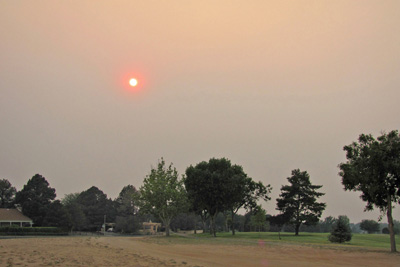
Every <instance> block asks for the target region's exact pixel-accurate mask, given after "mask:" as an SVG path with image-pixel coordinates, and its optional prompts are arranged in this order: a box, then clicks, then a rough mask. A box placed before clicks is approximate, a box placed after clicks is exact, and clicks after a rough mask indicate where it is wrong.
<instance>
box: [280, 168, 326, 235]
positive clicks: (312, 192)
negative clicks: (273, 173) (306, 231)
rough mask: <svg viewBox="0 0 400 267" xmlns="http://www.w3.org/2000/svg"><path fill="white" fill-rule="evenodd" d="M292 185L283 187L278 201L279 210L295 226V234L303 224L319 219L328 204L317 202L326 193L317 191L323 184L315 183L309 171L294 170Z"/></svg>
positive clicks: (291, 179) (314, 222)
mask: <svg viewBox="0 0 400 267" xmlns="http://www.w3.org/2000/svg"><path fill="white" fill-rule="evenodd" d="M287 180H288V181H289V183H290V185H284V186H282V188H281V194H280V195H279V198H277V199H276V201H277V210H279V211H281V212H282V213H283V214H284V218H286V220H287V222H288V223H290V224H292V225H293V226H294V227H295V235H298V234H299V229H300V226H301V224H303V223H304V224H306V225H312V224H316V223H318V221H319V218H320V217H321V215H322V212H323V211H324V209H325V207H326V205H325V203H319V202H317V198H319V197H320V196H323V195H324V193H320V192H317V190H318V189H320V188H321V187H322V185H313V184H311V182H310V175H309V174H308V173H307V171H304V172H301V171H300V170H299V169H295V170H293V171H292V176H291V177H288V178H287Z"/></svg>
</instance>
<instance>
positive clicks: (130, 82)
mask: <svg viewBox="0 0 400 267" xmlns="http://www.w3.org/2000/svg"><path fill="white" fill-rule="evenodd" d="M129 85H130V86H132V87H135V86H136V85H138V80H137V79H135V78H131V79H130V80H129Z"/></svg>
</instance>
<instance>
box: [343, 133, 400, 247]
mask: <svg viewBox="0 0 400 267" xmlns="http://www.w3.org/2000/svg"><path fill="white" fill-rule="evenodd" d="M343 149H344V151H346V158H347V161H346V162H345V163H341V164H339V168H340V172H339V175H340V176H341V177H342V184H343V185H344V189H345V190H349V191H361V192H362V194H361V199H362V200H363V201H366V202H367V205H366V207H365V210H373V208H374V207H376V208H378V209H379V210H380V211H381V212H382V213H385V212H386V216H387V220H388V224H389V232H390V247H391V251H392V252H396V241H395V233H394V229H393V217H392V208H393V205H394V204H395V203H399V202H400V136H399V133H398V131H391V132H389V133H388V134H386V133H383V134H382V135H381V136H379V137H378V138H377V139H375V138H374V137H373V136H372V135H370V134H369V135H365V134H361V135H360V136H359V138H358V142H353V143H352V144H350V145H347V146H345V147H344V148H343Z"/></svg>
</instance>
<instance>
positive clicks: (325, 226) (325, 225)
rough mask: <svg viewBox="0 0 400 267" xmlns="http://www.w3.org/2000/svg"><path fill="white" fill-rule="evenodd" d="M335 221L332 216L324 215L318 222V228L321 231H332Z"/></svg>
mask: <svg viewBox="0 0 400 267" xmlns="http://www.w3.org/2000/svg"><path fill="white" fill-rule="evenodd" d="M335 223H336V219H335V218H334V217H332V216H328V217H326V218H325V219H324V220H323V221H321V222H320V229H321V232H322V233H329V232H331V231H332V226H333V225H334V224H335Z"/></svg>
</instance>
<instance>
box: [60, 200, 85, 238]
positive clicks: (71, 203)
mask: <svg viewBox="0 0 400 267" xmlns="http://www.w3.org/2000/svg"><path fill="white" fill-rule="evenodd" d="M79 195H80V193H70V194H66V195H65V196H64V198H63V199H62V200H61V203H62V204H63V206H64V207H65V209H66V210H67V212H68V214H69V218H70V222H71V224H70V229H71V231H72V230H78V231H81V230H83V229H85V227H86V225H87V220H86V216H85V214H84V213H83V208H82V205H81V204H80V203H79V202H78V197H79Z"/></svg>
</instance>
